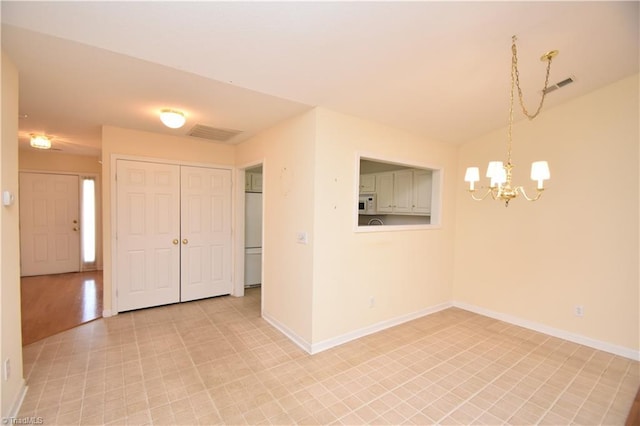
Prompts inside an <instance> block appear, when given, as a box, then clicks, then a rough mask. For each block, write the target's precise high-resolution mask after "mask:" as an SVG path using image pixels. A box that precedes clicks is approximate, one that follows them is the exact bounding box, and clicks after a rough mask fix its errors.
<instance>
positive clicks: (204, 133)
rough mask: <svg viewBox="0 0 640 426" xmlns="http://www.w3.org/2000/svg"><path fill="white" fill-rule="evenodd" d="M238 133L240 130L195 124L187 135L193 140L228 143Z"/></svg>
mask: <svg viewBox="0 0 640 426" xmlns="http://www.w3.org/2000/svg"><path fill="white" fill-rule="evenodd" d="M240 133H242V131H241V130H231V129H219V128H217V127H210V126H205V125H203V124H196V125H195V126H193V127H192V128H191V130H189V133H187V134H188V135H189V136H193V137H195V138H201V139H208V140H211V141H216V142H228V141H229V140H230V139H232V138H234V137H235V136H237V135H239V134H240Z"/></svg>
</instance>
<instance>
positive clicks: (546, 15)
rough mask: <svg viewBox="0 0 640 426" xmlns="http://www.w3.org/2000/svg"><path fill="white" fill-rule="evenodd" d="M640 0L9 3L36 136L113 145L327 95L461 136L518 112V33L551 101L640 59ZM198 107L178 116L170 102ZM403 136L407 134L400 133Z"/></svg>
mask: <svg viewBox="0 0 640 426" xmlns="http://www.w3.org/2000/svg"><path fill="white" fill-rule="evenodd" d="M638 6H639V2H636V1H632V2H609V1H605V2H478V1H476V2H393V1H389V2H360V1H358V2H10V1H4V0H3V1H2V2H1V8H2V9H1V13H2V48H3V50H4V51H5V52H6V53H7V54H8V56H9V57H10V58H11V59H12V60H13V61H14V62H15V64H16V65H17V67H18V69H19V71H20V113H21V114H27V115H28V117H27V118H24V119H21V120H20V132H21V136H22V137H21V143H22V144H24V143H25V141H26V139H27V138H26V135H28V134H29V133H31V132H45V133H47V134H50V135H53V136H54V137H55V139H54V146H55V147H58V148H61V149H62V150H63V151H65V152H69V153H80V154H89V155H99V150H100V127H101V126H102V125H103V124H107V125H113V126H118V127H125V128H130V129H139V130H145V131H151V132H157V133H166V134H173V135H180V136H182V135H185V134H186V133H187V132H188V131H189V129H190V128H191V127H192V126H193V125H194V124H196V123H199V124H205V125H210V126H214V127H220V128H225V129H235V130H242V131H243V133H242V134H241V135H239V136H237V137H235V138H234V139H232V140H231V141H230V142H231V143H238V142H241V141H242V140H245V139H246V138H248V137H250V136H251V135H253V134H255V133H257V132H259V131H261V130H263V129H265V128H268V127H270V126H272V125H274V124H275V123H277V122H279V121H281V120H283V119H286V118H288V117H290V116H293V115H295V114H299V113H300V112H302V111H305V110H307V109H309V108H312V107H314V106H323V107H327V108H330V109H333V110H335V111H339V112H343V113H347V114H352V115H355V116H359V117H362V118H365V119H369V120H373V121H377V122H381V123H384V124H388V125H390V126H394V127H397V128H400V129H404V130H406V131H409V132H412V133H415V134H418V135H422V136H424V137H426V138H429V139H435V140H441V141H443V142H448V143H453V144H459V143H463V142H465V141H467V140H469V139H471V138H474V137H477V136H480V135H482V134H485V133H487V132H489V131H492V130H494V129H496V128H500V127H503V126H505V125H506V121H507V115H508V100H509V82H510V80H509V77H510V74H509V72H510V61H511V48H510V46H511V36H512V35H514V34H515V35H517V36H518V52H519V64H520V76H521V79H522V84H523V88H524V90H525V99H526V100H527V104H528V105H529V106H530V108H529V109H534V107H535V106H536V105H537V102H538V96H539V90H540V89H541V88H542V84H543V81H544V71H545V64H544V63H543V62H541V61H540V60H539V58H540V56H541V55H542V54H543V53H544V52H546V51H549V50H552V49H558V50H559V51H560V55H559V56H558V57H557V58H556V59H554V61H553V66H552V70H551V78H550V80H551V82H552V83H553V82H557V81H561V80H563V79H565V78H566V77H568V76H573V77H574V78H575V81H576V82H575V83H573V84H571V85H569V86H566V87H565V88H563V89H561V90H558V91H556V92H553V93H552V94H550V95H549V97H548V98H547V100H546V101H545V108H549V107H552V106H553V105H557V104H559V103H561V102H564V101H566V100H568V99H571V98H574V97H576V96H580V95H583V94H585V93H588V92H590V91H592V90H594V89H597V88H599V87H602V86H605V85H607V84H609V83H612V82H614V81H616V80H619V79H621V78H624V77H626V76H629V75H632V74H635V73H637V72H638V70H639V50H640V48H639V30H638V27H639V21H640V15H639V7H638ZM163 107H172V108H178V109H182V110H184V111H185V112H186V113H187V115H188V120H187V125H185V126H184V127H183V128H181V129H178V130H171V129H167V128H165V127H163V126H162V125H161V123H160V121H159V120H158V117H157V114H158V111H159V110H160V109H161V108H163ZM390 142H391V141H390Z"/></svg>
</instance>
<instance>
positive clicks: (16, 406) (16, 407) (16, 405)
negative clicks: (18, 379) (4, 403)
mask: <svg viewBox="0 0 640 426" xmlns="http://www.w3.org/2000/svg"><path fill="white" fill-rule="evenodd" d="M27 389H28V387H27V382H25V381H24V379H23V380H22V385H21V387H20V391H19V392H18V396H17V397H16V400H15V401H14V402H13V405H12V406H11V410H9V415H8V416H7V417H9V418H16V417H18V413H19V412H20V407H22V402H23V401H24V397H25V396H26V395H27Z"/></svg>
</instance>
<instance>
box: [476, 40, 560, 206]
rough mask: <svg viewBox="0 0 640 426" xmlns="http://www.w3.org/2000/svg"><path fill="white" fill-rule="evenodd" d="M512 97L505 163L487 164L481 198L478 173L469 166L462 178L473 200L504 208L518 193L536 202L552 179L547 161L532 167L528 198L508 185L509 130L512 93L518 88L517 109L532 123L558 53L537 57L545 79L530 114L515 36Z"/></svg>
mask: <svg viewBox="0 0 640 426" xmlns="http://www.w3.org/2000/svg"><path fill="white" fill-rule="evenodd" d="M511 53H512V56H511V95H510V98H509V99H510V104H509V127H508V132H507V164H506V165H503V164H502V161H491V162H489V167H488V168H487V177H488V178H489V179H491V183H490V185H489V188H487V189H486V192H485V193H484V194H482V195H481V196H480V197H476V195H475V193H476V191H477V190H476V189H475V183H476V182H478V181H479V180H480V171H479V169H478V168H477V167H469V168H467V172H466V173H465V175H464V180H465V182H469V193H470V194H471V198H473V199H474V200H476V201H482V200H484V199H485V198H487V196H488V195H491V197H492V198H493V199H494V200H499V201H504V204H505V206H507V207H508V206H509V201H511V200H512V199H513V198H516V197H517V196H518V194H522V196H523V197H524V198H525V199H526V200H528V201H536V200H538V199H539V198H540V196H541V195H542V191H544V187H543V181H545V180H547V179H549V177H550V176H551V175H550V173H549V164H547V162H546V161H536V162H534V163H533V164H531V179H532V180H534V181H538V187H537V188H536V194H535V195H534V196H533V197H529V196H528V195H527V194H526V193H525V191H524V188H523V187H522V186H512V184H511V170H512V169H513V164H512V163H511V145H512V143H513V141H512V138H511V127H512V126H513V93H514V91H515V88H517V89H518V99H519V101H520V107H522V112H523V114H524V115H526V116H527V117H528V118H529V120H533V119H534V118H536V117H537V116H538V114H539V113H540V110H541V109H542V104H543V103H544V98H545V96H546V94H547V88H548V86H549V71H550V70H551V60H552V59H553V58H554V57H555V56H556V55H558V51H557V50H552V51H551V52H548V53H545V54H544V55H542V57H541V58H540V60H541V61H546V62H547V76H546V78H545V80H544V89H543V90H542V98H541V99H540V104H539V105H538V109H537V110H536V112H535V113H534V114H529V111H527V108H526V107H525V106H524V100H523V96H522V89H521V88H520V76H519V73H518V54H517V50H516V36H513V37H512V38H511Z"/></svg>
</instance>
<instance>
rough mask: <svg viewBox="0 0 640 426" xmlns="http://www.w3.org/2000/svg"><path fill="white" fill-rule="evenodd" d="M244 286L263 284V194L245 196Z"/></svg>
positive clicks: (248, 193)
mask: <svg viewBox="0 0 640 426" xmlns="http://www.w3.org/2000/svg"><path fill="white" fill-rule="evenodd" d="M244 211H245V220H244V286H245V287H251V286H256V285H259V284H261V283H262V194H261V193H259V192H245V195H244Z"/></svg>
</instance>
